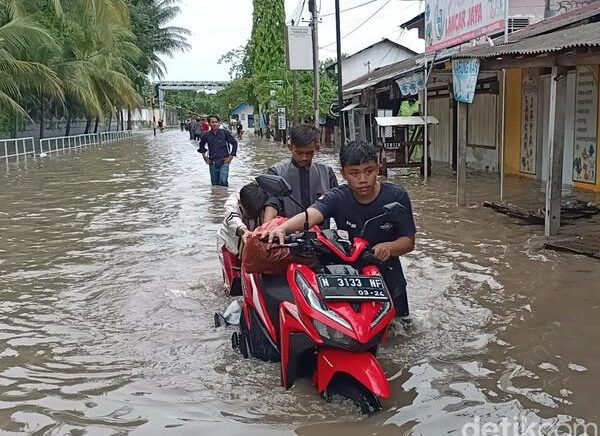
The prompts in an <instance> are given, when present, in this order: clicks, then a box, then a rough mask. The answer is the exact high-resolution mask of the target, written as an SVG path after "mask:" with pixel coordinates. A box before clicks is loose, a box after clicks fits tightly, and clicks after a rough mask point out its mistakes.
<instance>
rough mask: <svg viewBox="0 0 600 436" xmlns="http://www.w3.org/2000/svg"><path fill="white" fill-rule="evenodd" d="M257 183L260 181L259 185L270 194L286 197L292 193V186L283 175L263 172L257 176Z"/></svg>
mask: <svg viewBox="0 0 600 436" xmlns="http://www.w3.org/2000/svg"><path fill="white" fill-rule="evenodd" d="M256 183H258V186H260V187H261V189H262V190H263V191H265V192H266V193H267V194H270V195H275V196H277V197H286V196H288V195H291V194H292V187H291V186H290V184H289V183H288V182H287V181H286V180H285V179H284V178H283V177H281V176H276V175H274V174H263V175H260V176H258V177H257V178H256Z"/></svg>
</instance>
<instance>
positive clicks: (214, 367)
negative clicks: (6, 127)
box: [0, 132, 600, 435]
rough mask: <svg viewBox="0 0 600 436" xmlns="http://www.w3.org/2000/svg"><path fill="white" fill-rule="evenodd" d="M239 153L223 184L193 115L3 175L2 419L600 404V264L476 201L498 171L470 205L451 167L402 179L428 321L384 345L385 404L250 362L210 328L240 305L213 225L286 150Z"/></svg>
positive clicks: (336, 419) (139, 427) (588, 414)
mask: <svg viewBox="0 0 600 436" xmlns="http://www.w3.org/2000/svg"><path fill="white" fill-rule="evenodd" d="M240 150H241V152H240V158H239V159H236V160H235V161H234V163H233V165H232V170H231V178H230V184H231V187H229V188H222V187H215V188H213V187H211V186H210V183H209V180H210V179H209V174H208V169H207V167H206V165H205V164H204V162H203V161H202V159H201V158H199V156H198V154H197V152H196V151H195V146H194V145H193V144H191V143H190V142H189V141H188V140H186V138H185V135H184V134H181V132H173V133H166V134H163V135H159V136H158V138H157V139H156V140H154V139H152V138H149V139H137V140H135V141H132V142H123V143H119V144H111V145H106V146H102V147H101V148H89V149H87V150H83V151H81V152H77V153H68V154H65V155H57V156H53V157H52V158H48V159H44V160H41V161H37V162H36V163H35V164H34V163H32V162H28V163H27V164H26V166H13V167H11V168H10V171H8V172H6V173H1V174H0V177H1V178H2V179H1V181H0V183H1V184H2V189H0V204H1V205H2V206H1V210H0V235H1V245H0V301H1V303H0V313H1V314H2V317H1V319H0V431H1V432H6V433H8V432H12V433H16V434H19V433H21V434H49V435H54V434H57V435H58V434H84V433H86V434H129V433H131V434H144V435H147V434H157V435H159V434H160V435H162V434H165V433H166V431H165V430H166V429H168V430H169V433H173V434H199V433H202V434H212V433H213V432H214V433H215V434H217V433H218V434H241V433H243V434H253V433H255V434H261V435H262V434H282V433H283V434H285V433H289V434H292V433H297V434H303V435H312V434H322V433H323V432H327V433H330V434H344V435H350V434H357V435H358V434H361V435H362V434H367V433H369V434H370V433H377V434H394V435H397V434H402V433H404V432H406V433H407V434H423V435H438V434H439V435H442V434H461V431H462V429H463V427H464V426H465V425H468V424H470V423H473V422H474V419H475V417H477V416H479V417H480V418H481V420H482V421H483V422H486V421H490V422H495V423H498V422H500V420H501V419H502V418H503V417H511V418H514V417H526V418H527V419H528V420H530V421H531V422H539V423H554V424H555V425H556V424H561V423H570V422H599V421H600V416H599V415H598V414H599V412H598V408H597V400H596V399H595V394H596V392H595V389H594V388H593V386H595V384H596V379H597V377H598V374H599V370H600V367H599V366H600V364H599V363H598V362H600V359H599V358H600V347H599V346H598V344H597V341H596V339H595V338H596V337H597V335H598V332H599V327H598V323H597V320H598V310H599V308H600V302H599V300H598V293H597V289H598V288H597V281H598V279H599V278H600V276H599V275H598V265H597V263H596V262H594V261H592V260H591V259H586V258H581V257H577V256H564V255H558V254H556V253H551V252H545V251H539V250H538V249H537V248H536V241H537V240H538V239H539V235H540V234H541V232H542V231H541V229H539V228H537V227H530V226H518V225H515V222H514V220H511V219H509V218H506V217H503V216H500V215H497V214H495V213H494V212H493V211H491V210H489V209H485V208H481V207H478V206H476V204H478V203H480V202H481V201H482V200H483V199H490V198H492V199H495V198H496V195H497V194H496V193H497V181H496V180H493V178H490V177H482V176H473V177H470V178H469V184H470V186H476V187H477V189H473V190H472V192H470V196H469V200H470V202H471V204H472V205H471V206H470V207H468V208H463V209H457V208H456V207H455V206H454V185H453V180H452V177H453V176H452V174H451V173H449V172H448V173H445V172H443V171H442V172H440V171H439V170H438V171H437V172H436V174H435V176H434V178H433V179H431V180H430V181H429V182H428V183H423V182H422V181H421V180H420V179H419V178H418V177H414V176H406V177H404V176H402V177H400V176H397V177H396V179H395V180H396V181H399V182H400V183H402V184H404V185H405V186H406V187H407V189H408V190H409V191H410V193H411V196H412V199H413V203H414V209H415V212H416V216H417V224H418V228H419V237H418V249H417V250H416V251H415V252H414V253H412V254H411V255H410V256H407V257H406V258H405V259H403V263H404V267H405V271H406V275H407V280H408V282H409V299H410V304H411V310H412V314H413V318H414V324H415V328H414V330H413V331H411V332H410V333H407V332H403V331H398V332H397V334H396V335H394V337H392V338H391V339H390V341H389V342H388V344H386V346H385V347H383V348H382V350H381V356H380V357H381V361H382V363H383V365H384V367H385V370H386V372H387V374H388V375H390V378H391V381H390V383H391V388H392V397H391V398H390V399H388V400H385V401H384V411H383V412H382V413H380V414H378V415H376V416H373V417H370V418H366V419H365V418H363V417H360V416H358V415H357V414H356V413H355V412H354V411H353V410H352V409H351V408H350V407H348V406H347V405H344V404H332V403H327V402H325V401H323V400H321V399H320V398H319V397H318V396H317V395H316V393H315V390H314V388H313V387H312V386H311V385H310V383H308V382H301V383H298V384H297V385H296V386H295V387H294V388H293V389H292V390H290V391H284V390H283V389H282V388H281V387H280V386H279V370H278V367H277V365H274V364H266V363H261V362H257V361H254V360H244V359H241V358H240V357H239V356H238V355H237V354H236V353H235V352H233V350H231V348H230V346H229V336H230V334H231V331H227V330H215V329H213V328H212V327H211V324H212V313H213V312H214V311H215V310H218V309H220V308H223V307H224V306H225V305H226V304H227V299H226V298H225V296H224V293H223V288H222V285H221V280H220V271H219V267H218V263H217V257H216V255H214V244H215V232H216V230H217V228H218V225H219V223H220V221H221V219H222V212H223V203H224V201H225V199H226V198H227V196H228V195H229V193H230V192H233V191H234V190H237V189H239V188H240V187H241V186H242V185H243V184H245V183H247V182H248V181H249V180H250V179H251V178H252V176H254V175H256V174H257V173H260V172H263V171H264V170H265V169H266V168H268V166H269V165H271V164H272V163H273V162H275V161H276V160H278V159H280V158H281V157H283V156H285V155H286V154H287V149H286V148H284V147H282V146H281V145H280V144H271V145H268V144H255V143H252V141H246V142H244V143H242V144H241V147H240ZM321 158H322V159H324V160H325V161H327V162H329V163H331V164H333V165H334V166H336V165H337V159H336V156H335V155H334V154H333V153H331V152H328V151H323V152H322V156H321ZM525 193H526V196H527V198H529V199H530V201H531V202H532V203H535V202H538V201H539V199H540V196H541V195H542V193H541V192H540V191H539V190H538V189H532V187H531V186H529V187H528V185H527V184H524V183H520V182H519V181H517V180H512V179H510V180H508V182H507V195H508V197H509V198H511V196H512V198H521V197H522V196H523V195H524V194H525ZM586 225H587V226H589V228H590V229H595V228H600V227H598V226H599V224H598V221H593V220H592V221H590V222H589V223H587V224H586ZM577 420H579V421H577ZM316 423H319V424H316ZM35 432H37V433H35Z"/></svg>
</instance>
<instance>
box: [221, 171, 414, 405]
mask: <svg viewBox="0 0 600 436" xmlns="http://www.w3.org/2000/svg"><path fill="white" fill-rule="evenodd" d="M256 180H257V182H258V184H259V185H260V186H261V188H262V189H263V190H265V191H266V192H267V193H269V194H271V195H277V196H284V195H285V196H290V193H291V188H290V187H289V185H288V184H287V182H286V181H285V180H284V179H282V178H281V177H279V176H272V175H264V176H259V177H257V179H256ZM290 198H291V197H290ZM385 209H386V212H385V213H384V214H382V215H380V216H377V217H375V218H372V219H371V220H369V221H367V222H366V223H365V226H364V228H363V229H362V232H361V236H362V235H364V232H365V229H366V228H367V227H368V226H369V223H371V222H374V221H376V220H377V219H379V218H381V217H383V216H388V217H391V218H396V219H399V218H400V216H401V215H402V214H403V212H404V207H403V206H402V205H400V204H399V203H391V204H388V205H386V206H385ZM307 216H308V215H307ZM306 227H307V225H306V226H305V229H306ZM279 247H287V248H290V249H291V250H292V251H293V253H295V254H296V255H298V256H299V257H303V258H311V259H313V262H312V263H311V264H310V265H308V264H304V263H292V264H290V265H289V266H288V269H287V275H286V276H272V275H261V274H248V273H246V272H245V271H244V270H243V268H242V270H241V274H240V282H241V289H242V294H243V302H242V314H241V319H240V323H239V332H235V333H234V334H233V336H232V345H233V347H234V348H235V349H238V350H239V351H240V352H241V353H242V355H243V356H244V357H255V358H258V359H261V360H264V361H272V362H281V384H282V385H283V386H284V387H285V388H286V389H289V388H291V387H292V385H293V384H294V381H295V380H296V379H297V378H299V377H310V378H312V382H313V384H314V385H315V386H316V387H317V390H318V392H319V393H320V394H321V395H323V396H324V397H325V398H327V399H329V398H331V397H333V396H335V395H340V396H342V397H345V398H348V399H350V400H352V401H353V402H354V403H355V404H356V405H357V406H358V407H359V408H360V410H361V412H362V413H365V414H372V413H375V412H376V411H378V410H380V409H381V404H380V401H379V398H387V397H388V396H389V393H390V388H389V385H388V381H387V378H386V376H385V373H384V371H383V369H382V368H381V366H380V364H379V362H378V361H377V359H376V357H375V354H376V351H377V347H378V346H379V344H380V343H381V342H382V341H383V340H384V338H385V337H386V333H387V329H388V327H389V325H390V323H391V321H392V320H393V318H394V315H395V310H394V306H393V303H392V299H391V297H390V294H389V292H388V289H387V287H386V285H385V282H384V280H383V278H382V276H381V275H380V271H379V268H385V265H384V264H382V263H381V262H380V261H379V260H378V259H377V258H376V257H375V256H374V255H373V254H372V252H371V251H370V250H369V249H368V242H367V241H366V240H365V239H364V238H362V237H356V238H354V240H350V239H349V238H348V235H347V233H346V232H344V231H340V230H333V229H327V230H321V229H320V228H318V227H314V228H312V229H306V230H305V231H304V232H302V233H298V234H293V235H289V236H287V237H286V238H285V241H284V245H283V246H280V245H277V246H274V247H273V249H279Z"/></svg>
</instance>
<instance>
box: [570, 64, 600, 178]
mask: <svg viewBox="0 0 600 436" xmlns="http://www.w3.org/2000/svg"><path fill="white" fill-rule="evenodd" d="M597 138H598V68H597V67H596V66H588V65H585V66H579V67H577V80H576V85H575V138H574V141H573V181H574V182H584V183H596V161H597V158H598V156H597V153H598V142H597V141H598V139H597Z"/></svg>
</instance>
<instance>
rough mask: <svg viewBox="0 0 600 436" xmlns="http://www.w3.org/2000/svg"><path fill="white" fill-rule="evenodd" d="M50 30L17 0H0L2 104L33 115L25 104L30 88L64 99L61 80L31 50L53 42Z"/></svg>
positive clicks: (14, 111)
mask: <svg viewBox="0 0 600 436" xmlns="http://www.w3.org/2000/svg"><path fill="white" fill-rule="evenodd" d="M53 45H54V40H53V38H52V36H50V34H49V33H48V32H46V31H45V30H44V29H43V28H42V27H40V26H39V25H37V24H36V23H35V22H34V21H32V20H31V19H30V18H28V17H27V16H25V15H24V14H23V11H22V8H21V5H20V3H19V2H18V1H16V0H12V1H11V0H0V72H2V74H0V108H4V109H6V110H8V111H10V112H12V113H16V114H20V115H22V116H24V117H27V118H29V115H28V113H27V111H26V110H25V109H24V108H23V106H22V103H23V97H24V95H26V94H27V93H28V92H33V93H36V94H44V95H48V96H50V97H52V98H54V99H57V100H59V101H62V99H63V93H62V89H61V85H62V84H61V81H60V79H59V78H58V77H57V75H56V74H55V73H54V71H52V70H51V69H50V68H48V67H47V66H46V65H43V64H41V63H39V62H34V61H32V60H31V59H28V53H29V52H31V51H32V50H34V49H35V48H36V47H40V46H47V47H49V46H53Z"/></svg>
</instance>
